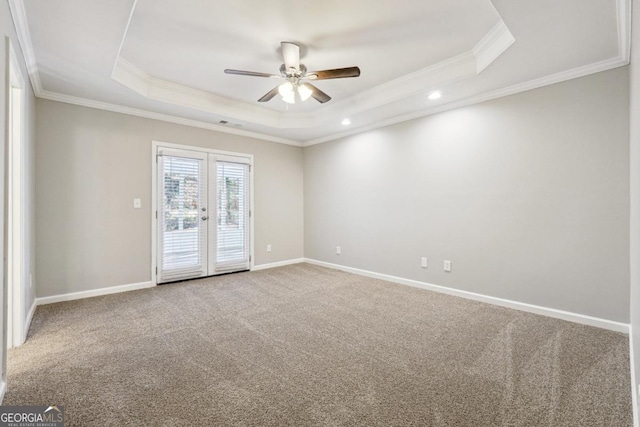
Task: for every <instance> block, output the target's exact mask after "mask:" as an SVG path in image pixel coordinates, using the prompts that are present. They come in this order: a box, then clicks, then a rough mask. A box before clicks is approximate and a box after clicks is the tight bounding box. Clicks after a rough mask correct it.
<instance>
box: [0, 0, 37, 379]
mask: <svg viewBox="0 0 640 427" xmlns="http://www.w3.org/2000/svg"><path fill="white" fill-rule="evenodd" d="M0 35H1V36H2V40H0V80H1V82H2V83H0V100H1V101H0V146H2V147H6V140H5V135H6V134H5V131H6V129H5V127H6V121H5V120H6V114H7V111H6V103H5V100H6V95H7V94H6V93H5V81H6V80H5V79H6V77H7V75H8V73H9V70H8V64H7V63H5V58H6V55H7V52H6V49H5V39H6V37H9V39H10V40H11V43H12V45H13V48H14V50H15V52H16V54H17V56H18V61H19V62H20V69H21V70H22V75H23V77H24V79H25V91H26V117H25V119H26V123H25V133H26V134H25V146H24V153H25V171H24V173H25V189H24V190H25V196H26V197H25V200H24V203H25V206H24V208H25V219H26V221H25V224H24V225H25V234H26V241H25V248H24V250H25V260H24V270H25V271H24V277H25V279H26V280H25V282H26V283H24V293H25V296H24V303H25V304H24V305H25V306H24V314H25V318H26V316H27V315H28V312H29V309H30V308H31V306H32V305H33V303H34V301H35V287H36V285H35V283H36V277H35V103H36V99H35V97H34V95H33V90H32V88H31V85H30V83H29V78H28V73H27V69H26V65H25V63H24V56H23V54H22V50H21V49H20V44H19V42H18V37H17V36H16V32H15V28H14V26H13V21H12V20H11V12H10V10H9V6H8V3H7V2H6V1H5V2H0ZM4 156H5V152H4V150H0V201H4V197H5V194H4V175H5V170H4V169H5V168H4V165H5V158H4ZM4 219H5V218H4V209H3V208H1V207H0V223H2V224H4ZM3 241H4V228H1V227H0V242H3ZM0 259H4V246H3V245H2V244H0ZM30 274H32V275H34V277H33V280H34V285H33V287H30V286H29V275H30ZM0 277H4V264H3V263H0ZM4 292H6V289H5V290H4ZM5 310H6V304H5V301H4V296H2V300H1V303H0V330H2V329H3V327H4V322H5V320H6V319H5V314H6V313H5ZM1 347H2V354H3V357H2V363H4V355H6V342H3V343H2V345H1ZM0 370H1V371H2V372H4V365H3V366H0Z"/></svg>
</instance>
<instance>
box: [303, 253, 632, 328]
mask: <svg viewBox="0 0 640 427" xmlns="http://www.w3.org/2000/svg"><path fill="white" fill-rule="evenodd" d="M305 262H308V263H309V264H315V265H319V266H321V267H327V268H332V269H335V270H342V271H346V272H348V273H354V274H358V275H361V276H367V277H372V278H374V279H381V280H386V281H388V282H393V283H398V284H401V285H406V286H412V287H414V288H421V289H426V290H429V291H434V292H439V293H442V294H448V295H453V296H457V297H461V298H466V299H471V300H475V301H481V302H486V303H488V304H493V305H499V306H501V307H507V308H513V309H515V310H520V311H526V312H529V313H534V314H540V315H543V316H548V317H554V318H556V319H562V320H567V321H569V322H575V323H581V324H583V325H588V326H595V327H597V328H602V329H608V330H611V331H616V332H622V333H625V334H628V333H629V324H627V323H621V322H615V321H613V320H607V319H601V318H598V317H591V316H586V315H584V314H578V313H572V312H569V311H563V310H557V309H555V308H548V307H542V306H539V305H533V304H527V303H524V302H518V301H512V300H508V299H503V298H497V297H491V296H487V295H482V294H477V293H474V292H468V291H462V290H459V289H453V288H448V287H446V286H440V285H432V284H430V283H425V282H419V281H417V280H411V279H404V278H402V277H396V276H390V275H388V274H382V273H375V272H373V271H368V270H361V269H358V268H352V267H346V266H343V265H339V264H332V263H329V262H324V261H318V260H315V259H309V258H305Z"/></svg>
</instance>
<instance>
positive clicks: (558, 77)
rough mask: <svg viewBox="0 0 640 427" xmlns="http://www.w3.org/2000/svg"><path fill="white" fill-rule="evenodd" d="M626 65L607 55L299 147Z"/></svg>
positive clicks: (308, 142)
mask: <svg viewBox="0 0 640 427" xmlns="http://www.w3.org/2000/svg"><path fill="white" fill-rule="evenodd" d="M627 64H628V61H626V62H625V60H623V59H621V58H618V57H616V58H611V59H607V60H605V61H601V62H597V63H594V64H589V65H585V66H582V67H577V68H573V69H571V70H567V71H562V72H560V73H556V74H552V75H550V76H545V77H541V78H538V79H534V80H529V81H526V82H523V83H518V84H515V85H512V86H509V87H506V88H502V89H496V90H492V91H489V92H485V93H482V94H479V95H474V96H470V97H467V98H463V99H460V100H458V101H454V102H450V103H448V104H443V105H439V106H436V107H431V108H426V109H423V110H418V111H413V112H411V113H408V114H401V115H398V116H395V117H391V118H389V119H387V120H381V121H379V122H376V123H375V124H372V125H370V126H363V127H359V128H355V129H352V130H349V131H345V132H340V133H335V134H332V135H327V136H324V137H321V138H316V139H311V140H307V141H304V142H303V143H302V146H303V147H310V146H312V145H316V144H322V143H324V142H329V141H333V140H336V139H339V138H344V137H347V136H351V135H355V134H358V133H362V132H367V131H370V130H374V129H378V128H381V127H385V126H390V125H394V124H397V123H401V122H406V121H408V120H413V119H417V118H419V117H424V116H429V115H432V114H437V113H442V112H445V111H450V110H455V109H457V108H461V107H467V106H469V105H474V104H479V103H482V102H486V101H491V100H492V99H496V98H502V97H505V96H509V95H515V94H517V93H520V92H526V91H529V90H532V89H538V88H540V87H543V86H549V85H552V84H555V83H561V82H564V81H567V80H572V79H577V78H579V77H584V76H588V75H590V74H595V73H599V72H602V71H607V70H611V69H613V68H618V67H622V66H625V65H627Z"/></svg>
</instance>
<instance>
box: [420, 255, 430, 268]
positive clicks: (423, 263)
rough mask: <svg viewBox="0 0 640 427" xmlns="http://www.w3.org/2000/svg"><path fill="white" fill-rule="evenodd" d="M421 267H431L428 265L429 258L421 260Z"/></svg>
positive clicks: (424, 257)
mask: <svg viewBox="0 0 640 427" xmlns="http://www.w3.org/2000/svg"><path fill="white" fill-rule="evenodd" d="M420 266H421V267H422V268H427V267H428V266H429V264H428V263H427V257H426V256H423V257H422V259H421V260H420Z"/></svg>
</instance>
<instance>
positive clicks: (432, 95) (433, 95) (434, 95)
mask: <svg viewBox="0 0 640 427" xmlns="http://www.w3.org/2000/svg"><path fill="white" fill-rule="evenodd" d="M440 98H442V92H440V91H439V90H437V91H435V92H431V93H430V94H429V99H431V100H436V99H440Z"/></svg>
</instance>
